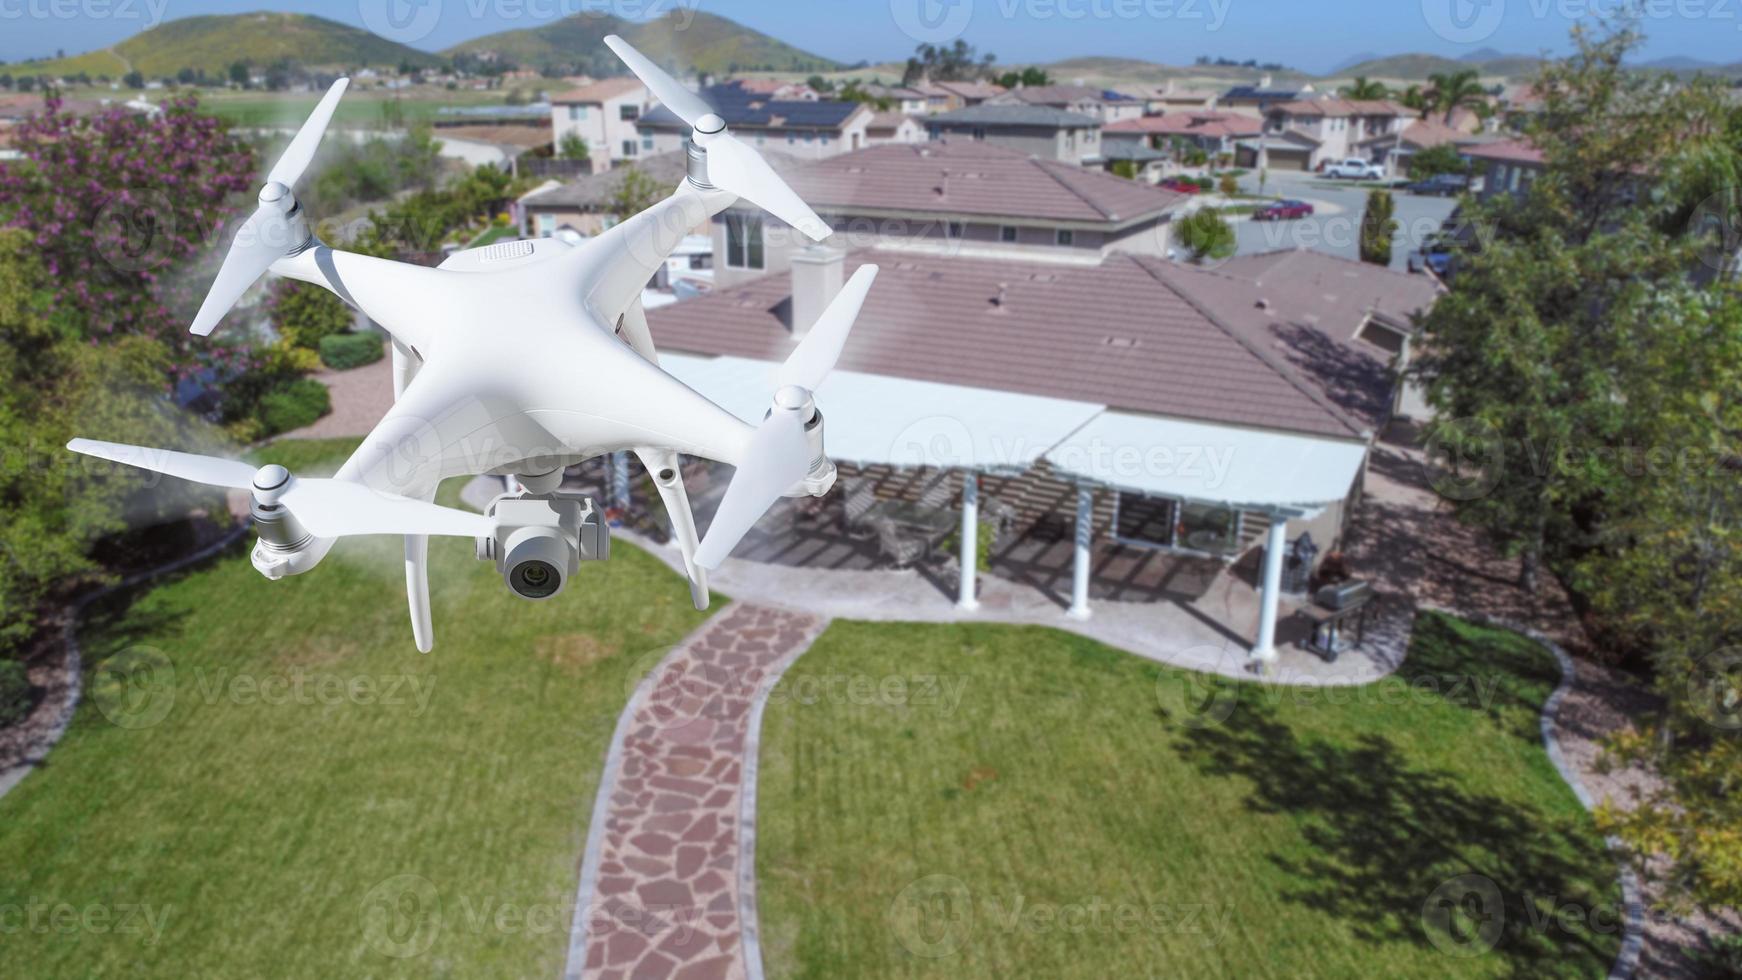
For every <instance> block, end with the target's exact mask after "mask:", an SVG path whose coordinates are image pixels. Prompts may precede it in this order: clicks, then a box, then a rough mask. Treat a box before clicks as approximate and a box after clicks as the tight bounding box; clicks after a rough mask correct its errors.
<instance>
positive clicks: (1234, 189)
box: [1216, 174, 1240, 197]
mask: <svg viewBox="0 0 1742 980" xmlns="http://www.w3.org/2000/svg"><path fill="white" fill-rule="evenodd" d="M1216 189H1217V190H1219V191H1221V192H1222V196H1223V197H1233V196H1234V195H1235V194H1238V193H1240V178H1238V177H1236V176H1234V175H1233V174H1223V175H1222V176H1221V178H1220V179H1218V180H1217V181H1216Z"/></svg>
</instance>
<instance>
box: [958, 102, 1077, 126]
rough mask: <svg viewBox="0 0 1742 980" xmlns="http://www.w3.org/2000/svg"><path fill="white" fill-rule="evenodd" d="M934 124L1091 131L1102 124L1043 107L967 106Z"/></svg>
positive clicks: (1070, 113)
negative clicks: (1047, 127)
mask: <svg viewBox="0 0 1742 980" xmlns="http://www.w3.org/2000/svg"><path fill="white" fill-rule="evenodd" d="M931 118H932V121H933V122H941V123H968V124H971V125H976V126H1050V127H1052V128H1054V129H1093V128H1095V127H1097V126H1099V125H1101V121H1100V120H1098V119H1096V118H1095V117H1093V116H1085V115H1083V114H1082V113H1080V112H1066V111H1065V110H1063V109H1055V108H1053V107H1052V106H1044V105H990V104H987V103H984V102H982V103H980V104H979V105H972V106H967V107H966V108H962V109H955V110H952V111H950V112H943V113H939V114H937V115H935V116H932V117H931Z"/></svg>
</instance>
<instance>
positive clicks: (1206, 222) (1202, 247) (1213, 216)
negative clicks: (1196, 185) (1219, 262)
mask: <svg viewBox="0 0 1742 980" xmlns="http://www.w3.org/2000/svg"><path fill="white" fill-rule="evenodd" d="M1177 234H1178V235H1179V242H1180V244H1181V245H1184V246H1185V248H1186V250H1187V251H1188V252H1190V253H1191V255H1192V261H1194V262H1202V261H1204V260H1205V259H1225V258H1227V257H1228V256H1230V255H1233V254H1234V249H1235V247H1236V243H1235V241H1234V228H1233V226H1232V225H1230V224H1228V222H1227V221H1225V220H1223V218H1222V216H1221V215H1219V214H1217V213H1216V211H1215V209H1214V208H1199V209H1198V210H1196V211H1193V212H1192V213H1191V214H1188V215H1186V216H1185V217H1184V218H1181V219H1180V222H1179V231H1178V232H1177Z"/></svg>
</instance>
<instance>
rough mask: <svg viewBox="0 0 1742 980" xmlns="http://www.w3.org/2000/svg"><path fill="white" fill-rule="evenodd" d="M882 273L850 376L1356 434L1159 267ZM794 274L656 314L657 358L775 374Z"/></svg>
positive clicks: (1149, 262) (1113, 260)
mask: <svg viewBox="0 0 1742 980" xmlns="http://www.w3.org/2000/svg"><path fill="white" fill-rule="evenodd" d="M871 261H875V262H877V263H879V264H880V265H881V266H882V267H883V271H882V274H881V275H880V276H878V279H877V285H876V286H875V287H874V288H873V289H872V290H871V294H870V296H869V297H868V298H867V299H866V302H865V306H864V308H863V311H862V312H861V313H860V316H859V324H858V326H857V328H856V329H855V330H854V332H853V339H852V341H851V342H850V343H849V344H848V345H847V349H846V352H845V353H844V354H843V355H842V358H841V367H842V368H844V369H847V370H853V371H864V372H869V373H873V374H885V375H890V376H894V377H902V378H912V379H916V380H921V381H933V382H938V383H943V384H958V385H965V386H970V387H980V388H991V389H995V390H1000V391H1014V392H1020V393H1024V394H1031V395H1041V396H1046V397H1053V398H1070V399H1076V400H1080V401H1089V402H1094V403H1098V404H1106V405H1108V406H1110V407H1113V408H1117V409H1121V410H1126V411H1135V412H1148V413H1152V414H1157V415H1166V416H1172V417H1176V418H1187V419H1198V420H1202V421H1208V422H1217V423H1223V424H1228V425H1238V426H1252V427H1258V428H1266V429H1277V430H1283V431H1289V432H1299V433H1306V434H1311V435H1318V436H1328V437H1332V438H1346V439H1347V438H1357V437H1359V436H1360V435H1361V434H1362V430H1363V428H1364V426H1363V424H1362V423H1361V422H1360V421H1359V420H1357V419H1354V418H1352V417H1350V416H1349V415H1348V414H1347V413H1346V412H1344V411H1342V410H1340V409H1339V408H1337V407H1336V406H1335V405H1334V404H1332V403H1331V402H1330V401H1329V400H1327V399H1326V398H1325V397H1324V396H1323V395H1322V394H1321V393H1320V392H1319V390H1318V389H1317V388H1316V387H1315V386H1314V385H1313V384H1311V383H1310V382H1308V381H1307V380H1306V379H1304V378H1302V377H1300V376H1299V375H1298V374H1297V373H1296V372H1295V371H1294V370H1293V369H1292V368H1290V367H1289V366H1288V365H1287V364H1286V363H1285V362H1284V361H1283V359H1282V358H1280V357H1278V356H1277V355H1276V354H1275V353H1274V352H1272V351H1269V350H1266V349H1265V348H1264V347H1263V346H1262V345H1261V344H1258V343H1256V342H1254V340H1253V339H1252V338H1251V337H1250V336H1248V335H1247V334H1246V332H1244V331H1242V330H1241V329H1239V328H1237V327H1234V326H1231V325H1229V324H1227V323H1224V322H1221V321H1220V319H1219V318H1218V317H1217V316H1216V315H1215V314H1213V313H1210V312H1209V311H1208V310H1207V309H1206V308H1205V307H1204V306H1203V305H1202V304H1200V303H1198V302H1195V301H1194V300H1193V299H1192V298H1190V297H1189V296H1188V295H1187V294H1185V293H1184V292H1182V291H1181V290H1180V289H1179V288H1177V287H1176V286H1175V285H1174V284H1173V282H1172V279H1171V277H1169V276H1168V275H1166V270H1165V269H1164V268H1163V267H1164V266H1166V265H1167V264H1168V263H1166V262H1165V261H1164V260H1161V259H1153V258H1139V257H1135V256H1129V255H1122V254H1114V255H1110V256H1108V257H1107V258H1106V259H1104V260H1103V261H1102V262H1101V263H1100V264H1099V265H1096V266H1089V267H1083V266H1063V265H1056V264H1048V263H1040V262H1018V261H1005V260H993V259H980V258H961V257H938V256H908V255H904V254H901V253H884V252H877V251H875V250H863V251H858V252H854V253H851V254H849V255H848V256H847V257H846V269H845V271H846V273H848V274H851V273H852V271H853V270H855V269H856V268H858V266H860V265H861V264H864V263H865V262H871ZM790 296H791V277H790V275H788V274H786V273H776V274H772V275H767V276H763V277H761V278H759V279H754V280H751V281H749V282H746V283H743V284H741V285H739V286H736V287H733V288H729V289H718V290H715V291H714V292H713V293H711V294H709V295H707V296H703V297H700V298H697V299H692V300H686V301H684V302H680V303H674V304H671V305H669V306H664V307H661V308H659V309H656V310H650V311H649V312H648V319H649V322H650V324H651V326H652V330H653V336H654V340H655V342H656V343H657V344H658V345H659V347H660V348H661V349H669V350H674V351H688V352H691V353H698V354H712V355H733V356H739V357H749V358H757V359H761V360H771V361H778V360H782V359H784V358H785V357H786V356H787V354H788V353H790V352H791V350H792V348H793V345H794V341H793V339H792V336H791V333H790V331H789V330H788V329H787V326H786V323H785V321H784V320H783V316H784V315H785V312H786V310H787V309H788V308H789V307H790Z"/></svg>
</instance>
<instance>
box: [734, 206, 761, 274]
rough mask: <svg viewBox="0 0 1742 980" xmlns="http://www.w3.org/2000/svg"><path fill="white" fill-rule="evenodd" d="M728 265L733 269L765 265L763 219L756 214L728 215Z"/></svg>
mask: <svg viewBox="0 0 1742 980" xmlns="http://www.w3.org/2000/svg"><path fill="white" fill-rule="evenodd" d="M726 265H727V266H728V267H729V268H733V269H760V268H762V267H763V255H762V219H761V218H758V217H756V216H754V215H747V214H728V215H726Z"/></svg>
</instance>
